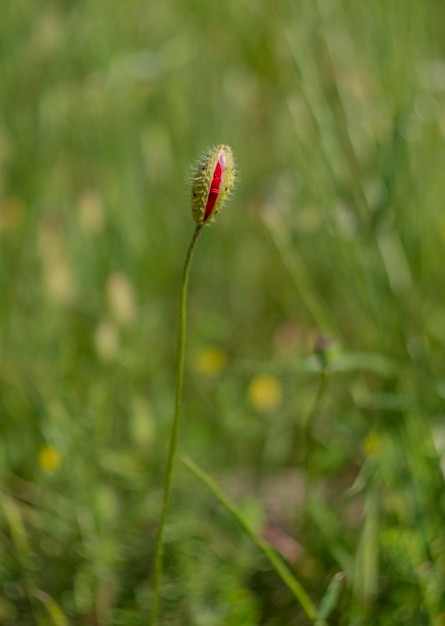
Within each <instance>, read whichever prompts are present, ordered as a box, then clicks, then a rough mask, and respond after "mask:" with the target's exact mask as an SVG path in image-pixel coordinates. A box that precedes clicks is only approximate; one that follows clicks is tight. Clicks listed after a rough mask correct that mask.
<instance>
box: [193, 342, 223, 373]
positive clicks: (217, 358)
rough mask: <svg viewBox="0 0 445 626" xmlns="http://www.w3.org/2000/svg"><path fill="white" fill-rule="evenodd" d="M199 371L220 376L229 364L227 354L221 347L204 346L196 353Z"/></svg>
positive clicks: (196, 363)
mask: <svg viewBox="0 0 445 626" xmlns="http://www.w3.org/2000/svg"><path fill="white" fill-rule="evenodd" d="M195 365H196V369H197V371H198V372H199V373H200V374H202V375H203V376H207V377H209V378H212V377H213V376H218V375H219V374H221V372H222V371H223V370H224V368H225V367H226V365H227V355H226V353H225V352H223V351H222V350H220V349H219V348H204V349H203V350H201V351H200V352H198V354H197V355H196V359H195Z"/></svg>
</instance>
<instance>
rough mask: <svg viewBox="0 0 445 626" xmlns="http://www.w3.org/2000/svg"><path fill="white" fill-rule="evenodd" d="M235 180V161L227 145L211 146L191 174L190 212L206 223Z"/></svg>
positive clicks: (201, 222)
mask: <svg viewBox="0 0 445 626" xmlns="http://www.w3.org/2000/svg"><path fill="white" fill-rule="evenodd" d="M234 181H235V162H234V159H233V153H232V150H231V148H229V146H224V145H222V146H217V147H216V148H212V149H211V150H210V151H209V152H207V154H206V155H205V156H204V157H203V158H202V159H201V161H200V163H199V165H198V167H197V168H196V170H195V172H194V174H193V182H192V214H193V218H194V220H195V222H196V223H197V224H206V223H207V222H209V221H210V220H211V218H212V217H213V216H214V215H216V213H217V212H218V211H219V210H220V208H221V207H222V205H223V203H224V201H225V200H226V198H227V196H228V195H229V193H230V191H231V189H232V187H233V183H234Z"/></svg>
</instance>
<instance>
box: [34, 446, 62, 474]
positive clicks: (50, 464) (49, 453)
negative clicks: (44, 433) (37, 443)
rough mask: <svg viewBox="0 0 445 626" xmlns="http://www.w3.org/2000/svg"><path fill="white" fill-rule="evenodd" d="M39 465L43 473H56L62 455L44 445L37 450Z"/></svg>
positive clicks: (53, 448)
mask: <svg viewBox="0 0 445 626" xmlns="http://www.w3.org/2000/svg"><path fill="white" fill-rule="evenodd" d="M39 463H40V466H41V467H42V469H44V470H45V472H48V473H50V474H52V473H53V472H57V470H58V469H59V467H60V465H61V464H62V455H61V454H60V452H59V451H58V450H57V448H55V447H54V446H50V445H48V444H46V445H44V446H42V447H41V448H40V450H39Z"/></svg>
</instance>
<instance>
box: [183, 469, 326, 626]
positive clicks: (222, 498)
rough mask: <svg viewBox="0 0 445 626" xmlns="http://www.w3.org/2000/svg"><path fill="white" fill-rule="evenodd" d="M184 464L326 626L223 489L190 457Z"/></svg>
mask: <svg viewBox="0 0 445 626" xmlns="http://www.w3.org/2000/svg"><path fill="white" fill-rule="evenodd" d="M181 460H182V462H183V463H184V464H185V466H186V467H187V468H188V469H189V470H190V471H191V472H192V473H193V474H194V475H195V476H196V478H198V479H199V480H200V481H201V482H203V483H204V484H205V485H206V486H207V487H208V488H209V489H210V491H211V492H212V493H213V495H214V496H215V497H216V498H217V500H219V502H220V503H221V504H222V506H223V507H224V508H225V509H226V510H227V511H228V512H229V513H231V514H232V515H233V517H234V518H235V519H236V521H237V522H238V523H239V525H240V526H241V528H242V529H243V530H244V532H245V533H246V534H247V535H248V537H250V539H251V540H252V541H253V542H254V543H255V544H256V545H257V546H258V548H259V549H260V550H261V551H262V552H263V553H264V554H265V555H266V556H267V558H268V559H269V561H270V563H271V564H272V566H273V568H274V569H275V571H276V572H277V574H278V575H279V576H280V577H281V579H282V580H283V582H284V583H285V584H286V585H287V587H288V588H289V589H290V591H291V592H292V593H293V594H294V596H295V597H296V598H297V600H298V602H299V603H300V605H301V607H302V609H303V611H304V612H305V613H306V615H307V616H308V617H309V619H311V620H312V621H313V622H316V624H317V626H325V624H326V622H325V621H324V619H320V618H319V616H318V611H317V608H316V606H315V605H314V603H313V602H312V600H311V599H310V597H309V595H308V594H307V593H306V591H305V590H304V589H303V587H302V585H301V584H300V583H299V582H298V580H297V579H296V578H295V576H294V575H293V574H292V572H291V571H290V570H289V568H288V567H287V565H286V564H285V563H284V562H283V560H282V559H281V558H280V557H279V556H278V554H277V553H276V552H275V550H273V548H271V546H270V545H269V544H268V543H267V542H266V541H264V539H262V538H261V537H260V536H259V535H257V534H256V533H255V531H254V530H253V529H252V528H251V527H250V525H249V523H248V522H247V520H246V519H245V517H244V516H243V514H242V513H241V511H239V510H238V509H237V507H236V506H235V505H234V504H233V502H231V501H230V500H229V498H228V497H227V496H226V495H225V494H224V493H223V492H222V491H221V489H220V488H219V487H218V485H216V484H215V483H214V481H213V480H212V478H211V477H210V476H209V475H208V474H207V473H206V472H204V470H202V469H201V468H200V467H198V465H196V463H195V462H194V461H192V460H191V459H189V458H188V457H182V459H181Z"/></svg>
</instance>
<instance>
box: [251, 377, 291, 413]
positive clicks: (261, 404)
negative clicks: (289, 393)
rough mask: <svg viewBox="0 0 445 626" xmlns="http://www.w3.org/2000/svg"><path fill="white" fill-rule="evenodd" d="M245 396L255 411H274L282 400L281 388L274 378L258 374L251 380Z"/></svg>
mask: <svg viewBox="0 0 445 626" xmlns="http://www.w3.org/2000/svg"><path fill="white" fill-rule="evenodd" d="M247 396H248V398H249V402H250V404H251V405H252V406H253V408H254V409H256V410H257V411H261V412H268V411H275V410H276V409H277V408H278V407H279V406H280V404H281V401H282V399H283V387H282V385H281V383H280V381H279V380H278V379H277V378H275V376H271V375H270V374H260V375H258V376H255V378H253V379H252V380H251V382H250V385H249V388H248V390H247Z"/></svg>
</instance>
